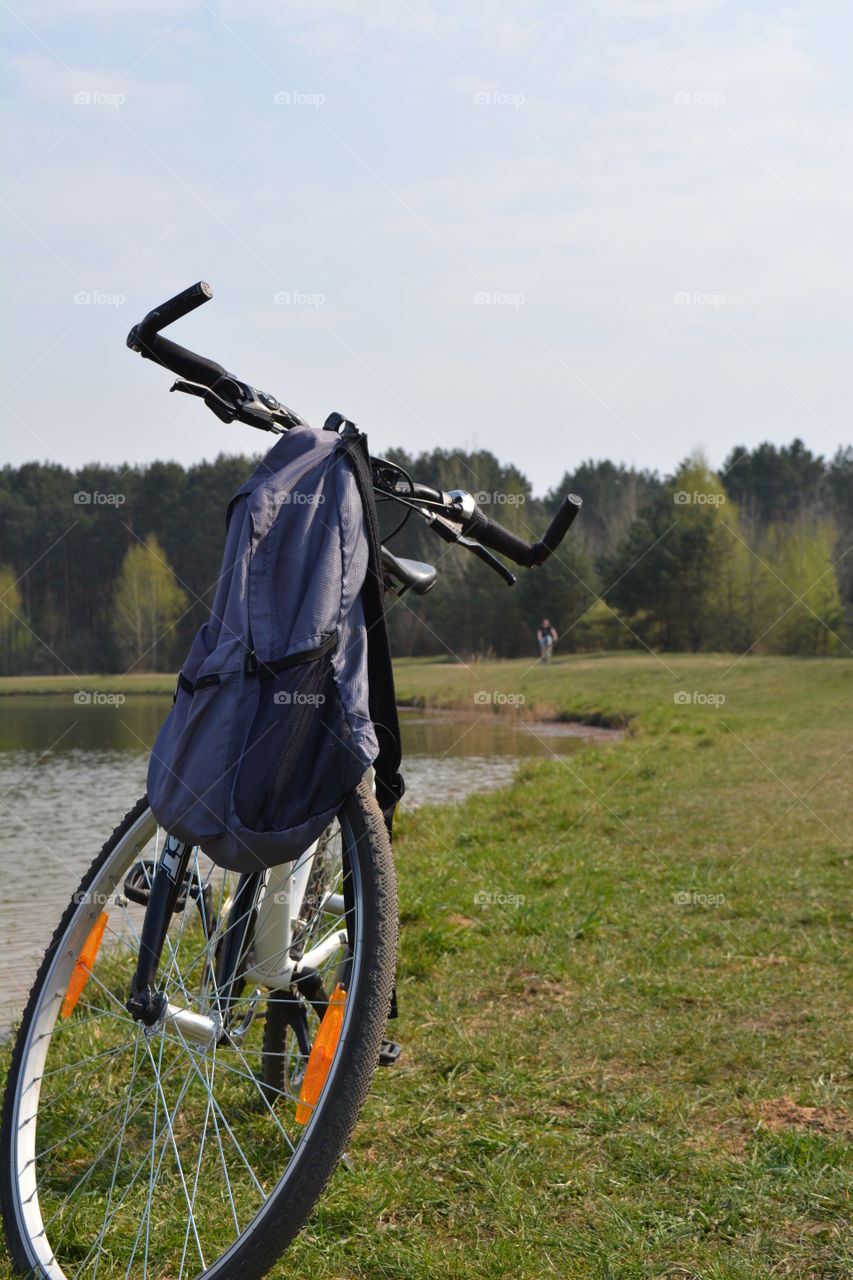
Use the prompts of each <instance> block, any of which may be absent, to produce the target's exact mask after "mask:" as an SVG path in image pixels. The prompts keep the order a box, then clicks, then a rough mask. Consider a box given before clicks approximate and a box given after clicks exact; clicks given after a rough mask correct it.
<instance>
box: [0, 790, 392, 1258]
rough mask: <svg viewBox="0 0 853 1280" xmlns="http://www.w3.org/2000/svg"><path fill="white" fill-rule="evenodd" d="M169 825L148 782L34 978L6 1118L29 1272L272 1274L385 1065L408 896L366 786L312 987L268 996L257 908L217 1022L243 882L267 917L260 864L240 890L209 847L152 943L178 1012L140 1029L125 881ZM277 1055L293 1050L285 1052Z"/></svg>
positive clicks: (134, 923) (325, 900) (9, 1220)
mask: <svg viewBox="0 0 853 1280" xmlns="http://www.w3.org/2000/svg"><path fill="white" fill-rule="evenodd" d="M163 839H164V834H163V832H162V831H161V830H160V829H159V828H158V826H157V823H156V820H155V819H154V816H153V814H152V813H151V810H150V809H149V807H148V804H147V801H146V800H145V799H143V800H140V801H139V803H138V804H137V805H136V807H135V808H134V809H133V810H132V811H131V812H130V813H129V814H128V815H127V817H126V818H125V820H124V822H123V823H122V824H121V825H120V826H119V827H118V828H117V830H116V831H115V832H114V833H113V835H112V837H111V838H110V840H109V841H108V842H107V844H106V845H105V846H104V848H103V849H102V851H101V853H100V854H99V855H98V857H97V858H96V859H95V861H94V862H93V864H92V866H91V868H90V869H89V871H88V873H87V874H86V876H85V877H84V879H83V881H82V883H81V885H80V888H79V890H78V891H77V893H76V894H75V895H74V898H73V900H72V902H71V904H70V905H69V907H68V909H67V910H66V912H65V914H64V916H63V918H62V920H61V922H60V924H59V927H58V929H57V931H56V934H55V935H54V938H53V940H52V942H51V944H50V946H49V948H48V950H47V953H46V955H45V958H44V961H43V963H42V966H41V969H40V971H39V974H38V977H37V978H36V982H35V985H34V987H33V990H32V992H31V994H30V999H29V1002H28V1005H27V1009H26V1012H25V1014H24V1018H23V1022H22V1024H21V1027H20V1031H19V1033H18V1038H17V1042H16V1045H15V1050H14V1054H13V1058H12V1065H11V1069H10V1073H9V1077H8V1081H7V1087H6V1097H5V1102H4V1113H3V1126H2V1134H0V1159H2V1168H0V1178H2V1199H3V1219H4V1225H5V1228H6V1238H7V1243H8V1248H9V1251H10V1253H11V1255H12V1258H13V1260H14V1262H15V1264H16V1266H17V1267H18V1268H19V1269H20V1270H21V1271H22V1272H23V1273H25V1274H28V1275H30V1274H35V1275H38V1276H42V1277H49V1280H78V1277H84V1276H86V1277H92V1278H93V1280H94V1277H96V1276H97V1277H103V1278H104V1280H109V1277H113V1276H116V1277H118V1276H124V1277H128V1278H130V1277H136V1276H138V1277H143V1278H145V1277H149V1276H150V1277H167V1276H168V1277H178V1278H179V1280H180V1277H183V1276H190V1275H192V1276H196V1275H200V1274H201V1275H205V1276H210V1277H214V1276H215V1277H217V1280H218V1278H220V1277H221V1278H222V1280H225V1278H226V1277H232V1276H233V1277H237V1276H239V1277H241V1280H242V1278H243V1277H246V1278H247V1280H253V1278H254V1277H260V1276H262V1275H263V1274H264V1273H265V1272H266V1271H267V1270H268V1269H269V1268H270V1267H271V1266H272V1264H273V1263H274V1262H275V1260H276V1258H277V1257H278V1256H279V1255H280V1254H281V1252H282V1251H283V1250H284V1249H285V1248H286V1246H287V1244H288V1243H289V1242H290V1240H291V1239H292V1238H293V1236H294V1235H295V1234H296V1233H297V1231H298V1230H299V1229H300V1227H301V1226H302V1224H303V1223H304V1221H305V1219H306V1218H307V1216H308V1214H309V1213H310V1211H311V1209H312V1207H313V1205H314V1204H315V1203H316V1201H317V1199H318V1198H319V1196H320V1194H321V1192H322V1190H323V1187H324V1186H325V1183H326V1181H327V1180H328V1178H329V1177H330V1175H331V1173H332V1172H333V1170H334V1168H335V1166H336V1164H337V1163H338V1161H339V1159H340V1157H341V1155H342V1154H343V1151H344V1149H345V1145H346V1142H347V1140H348V1139H349V1136H350V1134H351V1132H352V1129H353V1127H354V1125H355V1122H356V1119H357V1118H358V1114H359V1111H360V1110H361V1106H362V1104H363V1102H364V1099H365V1097H366V1095H367V1091H368V1089H369V1086H370V1081H371V1078H372V1076H373V1072H374V1069H375V1067H376V1065H377V1060H378V1055H379V1048H380V1044H381V1041H382V1038H383V1035H384V1031H385V1024H386V1019H387V1016H388V1011H389V1006H390V1000H391V991H392V987H393V980H394V968H395V963H396V951H397V896H396V880H395V875H394V868H393V862H392V858H391V848H390V842H389V840H388V836H387V832H386V830H385V825H384V822H383V820H382V815H381V813H380V811H379V808H378V806H377V804H376V801H375V799H374V797H373V795H372V793H371V791H370V789H369V787H367V786H366V784H364V783H362V785H361V786H360V787H359V788H358V789H357V791H356V792H355V793H354V794H353V795H352V796H351V797H350V799H349V800H348V801H347V803H346V805H345V806H344V808H343V809H342V811H341V813H340V815H339V817H338V819H337V820H336V822H335V823H333V824H332V826H331V827H330V828H329V830H328V831H327V832H326V833H325V835H324V837H323V840H322V842H321V844H322V863H320V862H319V861H318V867H319V872H318V873H317V874H315V875H314V878H313V881H312V886H313V887H312V892H311V894H310V895H309V896H306V899H305V903H304V904H303V908H302V911H301V915H300V917H299V920H298V926H299V927H298V930H297V933H296V942H297V948H299V947H301V948H302V949H304V950H305V951H306V954H307V953H308V951H309V949H310V951H311V954H312V955H314V956H317V957H322V963H320V962H319V960H318V964H317V968H316V969H315V970H314V971H313V976H312V984H311V988H310V992H309V998H306V995H305V993H304V991H303V989H302V987H301V986H300V985H299V984H296V983H295V984H294V985H293V987H291V988H284V989H282V987H281V986H279V987H278V988H277V989H276V990H275V992H274V1000H273V999H270V998H269V997H270V992H269V991H268V990H266V989H265V988H264V987H263V984H262V982H259V981H258V979H257V973H254V974H253V971H252V965H253V951H252V930H251V928H248V929H246V930H245V936H246V944H245V948H244V951H243V952H242V953H241V956H240V960H239V962H238V971H237V975H236V980H235V981H234V983H233V985H231V986H230V988H229V997H228V1009H229V1016H228V1021H227V1027H226V1028H225V1029H223V1027H222V1024H221V1022H214V1017H215V1016H216V1015H215V1010H216V1009H221V1008H222V999H221V993H220V992H217V990H216V974H217V966H218V965H219V963H220V956H221V952H222V949H223V938H224V936H225V931H226V929H227V928H229V927H231V926H232V925H233V924H234V920H233V916H234V912H235V906H234V904H235V901H237V902H239V904H240V910H241V911H245V915H246V922H247V923H250V921H251V918H252V916H253V913H254V915H257V913H258V909H259V903H260V901H261V898H262V895H263V892H264V881H263V877H259V878H258V880H259V886H258V889H257V892H256V894H255V897H254V898H253V899H252V900H251V901H249V902H246V900H245V893H244V894H243V896H242V897H241V898H239V899H238V898H237V896H236V889H237V885H236V877H234V876H231V875H230V874H226V873H223V872H222V871H221V870H219V869H217V868H215V867H213V866H212V864H210V863H209V861H207V860H206V859H205V858H204V857H203V855H201V854H200V853H199V851H198V850H193V853H192V857H191V862H190V868H189V874H188V878H187V881H186V891H185V892H184V893H183V895H182V897H181V898H180V899H179V902H178V906H177V907H176V910H175V912H174V915H173V917H172V920H171V923H170V926H169V933H168V937H167V940H166V944H165V947H164V950H163V956H162V960H161V966H160V975H159V979H158V987H159V989H160V990H161V991H163V992H164V993H165V995H166V997H167V999H168V1008H169V1012H168V1016H164V1017H163V1019H162V1020H161V1022H160V1023H158V1024H156V1025H155V1026H154V1027H152V1028H146V1027H144V1026H143V1025H142V1024H141V1023H139V1022H134V1021H133V1019H132V1018H131V1016H130V1014H129V1013H128V1012H127V1009H126V1007H125V1002H126V1000H127V995H128V992H129V990H130V979H131V975H132V974H133V972H134V969H135V967H136V958H137V952H138V946H139V933H140V929H141V923H142V916H143V910H144V907H143V905H140V903H139V901H134V898H136V899H137V900H138V899H139V898H140V893H139V888H140V886H143V888H144V885H145V883H146V882H147V883H149V884H150V878H151V875H152V874H153V868H154V866H155V865H156V862H157V859H158V856H159V853H160V850H161V848H162V844H163ZM297 865H298V864H297ZM294 878H295V877H294ZM280 883H281V881H280V880H279V884H280ZM134 888H135V890H136V893H134ZM285 896H286V895H285ZM141 897H142V899H143V900H144V892H143V893H142V895H141ZM104 915H105V916H106V920H104V919H103V917H104ZM99 929H102V930H103V933H102V936H101V938H100V943H98V936H99V935H98V930H99ZM93 939H94V941H93ZM93 953H96V954H93ZM83 961H85V962H86V963H87V965H88V967H87V968H86V969H82V968H81V962H83ZM342 979H343V981H342ZM81 981H82V982H83V985H82V990H80V991H79V992H78V991H77V988H78V986H79V985H80V982H81ZM336 984H339V985H340V990H341V992H342V993H343V995H342V997H341V999H342V1000H343V1013H342V1024H341V1025H340V1030H339V1032H338V1034H337V1037H336V1039H334V1040H333V1042H332V1046H331V1062H330V1065H328V1067H327V1070H325V1071H324V1073H323V1075H322V1079H321V1083H320V1086H319V1096H315V1097H314V1098H313V1099H312V1100H310V1101H309V1102H308V1103H306V1102H305V1101H304V1094H303V1102H302V1104H301V1107H300V1104H299V1087H300V1083H301V1081H302V1080H303V1078H304V1075H305V1067H306V1063H307V1060H308V1059H309V1058H310V1056H311V1047H312V1045H313V1043H314V1041H315V1040H316V1038H317V1030H318V1027H319V1026H320V1024H321V1020H322V1018H323V1013H324V1008H325V1007H326V1005H325V1002H326V1001H328V999H329V997H330V996H331V994H332V991H333V989H334V988H335V987H336ZM75 993H76V994H75ZM318 993H320V994H318ZM268 1007H269V1008H271V1009H273V1011H274V1013H273V1015H271V1017H272V1022H271V1028H270V1030H269V1031H267V1032H266V1033H265V1031H264V1023H265V1021H266V1010H267V1008H268ZM288 1008H289V1010H290V1012H289V1014H288V1016H287V1018H286V1022H287V1025H286V1026H285V1024H284V1022H283V1021H282V1009H288ZM176 1011H177V1012H176ZM212 1014H213V1015H214V1016H213V1017H212V1016H211V1015H212ZM212 1023H213V1025H214V1026H215V1031H214V1033H213V1034H210V1035H207V1036H206V1035H205V1031H204V1028H205V1027H209V1026H210V1025H211V1024H212ZM293 1029H295V1031H296V1032H298V1034H297V1035H295V1034H293V1033H292V1032H293ZM276 1055H281V1057H280V1061H281V1062H282V1063H283V1064H286V1069H281V1070H278V1071H276V1070H275V1069H274V1068H275V1063H276V1061H277V1057H276ZM327 1063H328V1059H327ZM271 1064H272V1065H271ZM271 1080H273V1081H275V1083H271Z"/></svg>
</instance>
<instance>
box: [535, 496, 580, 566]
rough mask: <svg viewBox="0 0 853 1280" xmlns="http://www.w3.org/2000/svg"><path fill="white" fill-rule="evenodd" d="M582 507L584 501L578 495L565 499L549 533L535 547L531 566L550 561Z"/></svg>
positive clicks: (550, 525) (549, 528)
mask: <svg viewBox="0 0 853 1280" xmlns="http://www.w3.org/2000/svg"><path fill="white" fill-rule="evenodd" d="M582 506H583V499H582V498H579V497H578V495H577V494H576V493H570V494H568V495H567V496H566V497H565V498H564V499H563V501H562V503H561V504H560V507H559V510H558V511H557V514H556V515H555V516H554V519H553V520H552V521H551V523H550V524H549V525H548V529H547V531H546V532H545V533H544V534H543V535H542V537H541V538H540V539H539V541H538V542H537V543H536V544H535V545H534V547H533V555H532V558H531V561H530V563H531V564H534V565H540V564H542V563H543V562H544V561H545V560H547V559H548V557H549V555H550V554H551V552H552V551H556V550H557V547H558V546H559V545H560V543H561V542H562V541H563V538H565V536H566V534H567V533H568V532H569V529H570V528H571V525H572V521H573V520H574V518H575V516H576V515H577V514H578V512H579V511H580V509H581V507H582Z"/></svg>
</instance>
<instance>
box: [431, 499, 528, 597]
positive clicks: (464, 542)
mask: <svg viewBox="0 0 853 1280" xmlns="http://www.w3.org/2000/svg"><path fill="white" fill-rule="evenodd" d="M421 512H422V514H423V515H424V516H426V518H427V523H428V524H429V526H430V528H431V529H434V530H435V532H436V533H437V534H438V536H439V537H440V538H441V539H442V540H443V541H444V542H449V543H451V544H452V545H456V546H458V547H464V548H465V550H466V551H471V552H473V554H474V555H475V556H476V557H477V559H478V560H482V561H483V564H487V565H488V566H489V568H490V569H494V571H495V573H497V574H498V575H499V576H500V577H501V578H503V580H504V582H505V583H506V584H507V586H508V587H514V586H515V583H516V576H515V574H514V573H513V572H512V570H511V569H508V568H507V567H506V565H505V564H504V563H503V561H502V560H498V558H497V556H493V555H492V553H491V551H489V550H488V549H487V548H486V547H481V546H480V544H479V542H475V541H474V539H473V538H466V537H464V536H463V534H462V533H461V532H460V531H459V530H458V529H457V528H456V527H455V525H453V524H451V522H450V521H449V520H446V519H445V518H444V517H443V516H438V515H436V514H435V512H433V511H427V509H426V508H421Z"/></svg>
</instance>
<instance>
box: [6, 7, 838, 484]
mask: <svg viewBox="0 0 853 1280" xmlns="http://www.w3.org/2000/svg"><path fill="white" fill-rule="evenodd" d="M2 11H3V14H4V22H5V39H4V54H3V61H4V62H5V67H4V71H5V74H4V76H3V83H4V98H3V107H2V110H3V119H4V124H5V142H6V145H5V149H4V150H5V162H4V166H3V181H2V190H3V195H2V206H0V212H2V217H3V223H4V243H5V246H6V253H5V259H6V261H5V267H6V270H5V283H6V287H5V289H4V291H3V297H2V303H0V308H2V309H1V310H0V315H2V344H0V352H1V353H2V363H3V370H2V385H3V387H4V391H3V395H2V401H3V415H2V418H0V421H2V423H3V430H2V437H3V448H2V460H3V461H4V462H9V463H12V464H15V465H17V464H19V463H21V462H24V461H29V460H40V461H44V460H52V461H56V462H59V463H62V464H64V465H66V466H69V467H77V466H79V465H81V464H84V463H86V462H91V461H96V460H97V461H101V462H110V463H121V462H139V463H145V462H149V461H153V460H155V459H165V458H173V459H177V460H179V461H181V462H183V463H185V464H189V463H192V462H193V461H197V460H200V459H202V458H212V457H215V456H216V455H217V454H218V453H219V452H221V451H225V452H229V453H234V452H240V451H256V450H258V449H260V448H261V447H263V445H264V443H265V441H264V437H262V436H259V435H258V434H257V433H255V432H254V431H253V430H252V429H251V428H249V427H241V426H239V425H238V426H234V425H232V426H226V425H224V424H222V423H220V422H219V421H218V420H217V419H216V418H214V417H213V415H212V414H210V413H208V412H207V411H206V410H205V409H204V408H203V407H202V406H201V404H200V403H199V402H197V401H194V400H191V399H190V398H189V397H181V396H169V395H168V388H169V386H170V377H169V375H168V373H167V372H166V371H165V370H162V369H158V368H157V367H156V366H154V365H152V364H150V363H148V362H143V361H141V360H140V359H139V357H138V356H134V355H132V354H131V353H130V352H129V351H128V350H127V349H126V348H125V337H126V334H127V331H128V329H129V328H130V327H131V325H132V324H133V323H134V322H135V321H136V320H138V319H140V318H141V317H142V315H143V314H144V313H145V312H146V311H148V310H149V309H150V308H151V307H152V306H154V305H156V304H157V303H158V302H161V301H163V300H164V299H165V298H167V297H169V296H171V295H172V294H174V293H177V292H178V291H180V290H181V289H183V288H184V287H186V286H187V285H189V284H191V283H193V282H194V281H196V280H199V279H205V280H207V281H209V283H210V284H211V286H212V287H213V290H214V299H213V301H212V302H210V303H209V304H208V305H206V306H205V307H203V308H201V309H200V310H199V311H197V312H195V313H194V314H193V315H192V316H190V317H188V318H186V319H185V320H183V321H181V322H180V323H179V324H178V325H176V326H175V327H174V328H173V329H171V330H169V331H168V332H169V336H170V337H173V338H174V339H175V340H176V341H178V342H180V343H182V344H183V345H186V346H189V347H191V348H194V349H195V350H198V351H201V352H202V353H203V354H205V355H207V356H210V357H212V358H213V359H216V360H219V361H220V362H221V363H222V364H224V365H225V366H226V367H227V368H228V369H229V370H231V371H232V372H234V373H235V374H237V375H238V376H239V377H241V378H243V379H245V380H246V381H249V382H251V383H253V384H254V385H255V386H257V387H261V388H263V389H266V390H268V391H272V392H273V393H274V394H276V395H277V396H278V397H279V398H280V399H282V400H283V401H284V402H286V403H287V404H289V405H291V406H292V407H293V408H295V409H296V410H297V411H298V412H299V413H301V414H302V415H303V416H304V417H306V418H307V419H308V420H309V421H310V422H312V423H313V424H314V425H317V426H320V425H322V422H323V421H324V419H325V417H326V415H327V414H328V413H329V412H330V411H332V410H339V411H341V412H343V413H345V414H346V415H347V416H348V417H350V418H353V419H355V420H356V421H357V422H358V423H359V425H360V426H361V427H362V428H363V429H364V430H366V431H367V433H368V437H369V440H370V443H371V447H372V448H373V450H374V451H375V452H379V453H381V452H383V451H385V450H387V449H389V448H390V447H392V446H400V447H403V448H405V449H407V450H409V451H413V452H417V451H420V450H428V449H432V448H435V447H442V448H447V449H452V448H467V449H473V448H486V449H490V450H492V451H493V452H494V453H495V454H497V456H498V457H499V458H500V459H501V460H502V461H503V462H506V463H509V462H512V463H515V464H516V465H517V466H518V467H519V468H520V469H521V470H522V471H523V472H524V473H525V474H526V475H527V476H528V477H529V478H530V479H531V481H532V483H533V487H534V491H535V492H538V493H541V492H544V491H546V490H547V489H549V488H551V487H552V486H555V485H557V484H558V482H559V480H560V478H561V477H562V475H563V473H564V472H565V471H566V470H567V469H569V470H570V469H572V468H573V467H575V466H577V465H578V464H580V463H581V462H583V461H585V460H587V459H599V458H610V459H612V460H614V461H622V462H625V463H628V464H633V465H635V466H637V467H641V468H649V469H654V470H657V471H659V472H662V473H669V472H672V471H673V470H674V469H675V468H676V467H677V465H678V463H679V462H680V461H681V460H682V459H683V458H684V457H685V456H686V455H687V454H689V453H690V452H691V451H692V450H694V449H696V448H701V449H703V450H704V452H705V454H706V455H707V457H708V458H709V460H710V462H711V463H712V464H713V465H714V466H720V465H721V464H722V462H723V459H724V458H725V457H726V455H727V454H728V453H729V451H730V450H731V449H732V448H733V447H734V446H736V445H745V446H749V447H751V446H754V445H756V444H758V443H760V442H761V441H763V440H770V441H773V442H775V443H778V444H782V443H787V442H790V440H791V439H793V438H794V437H795V436H799V437H801V438H802V439H803V440H805V442H806V444H807V445H808V446H809V447H810V448H811V449H813V450H814V451H815V452H817V453H821V454H824V455H826V456H831V455H832V454H833V453H834V452H835V450H836V449H837V448H839V447H841V446H846V445H847V444H848V443H849V442H850V441H851V439H853V432H851V430H850V407H849V406H850V403H851V390H853V388H851V368H850V359H849V356H850V346H851V337H850V328H851V311H853V255H852V254H851V242H853V216H851V214H853V165H851V140H853V129H851V125H852V124H853V89H851V85H853V77H851V75H850V66H851V59H853V10H851V7H850V6H849V5H848V4H846V3H840V2H839V3H833V2H830V3H819V0H815V2H814V3H813V4H812V5H804V4H792V5H776V4H762V3H756V2H755V0H738V2H736V3H723V2H717V0H607V2H606V3H605V2H600V3H595V2H590V0H580V2H578V3H576V2H575V0H569V2H566V0H560V2H559V3H552V2H551V0H524V2H523V3H496V2H495V0H455V2H454V3H450V2H449V0H433V2H432V3H430V2H421V0H389V3H387V4H386V3H384V0H377V2H376V3H372V4H369V5H368V4H366V3H365V2H364V0H312V3H311V4H308V3H294V2H293V0H289V2H283V0H239V3H238V2H237V0H224V2H223V3H212V2H211V3H207V2H206V0H201V2H199V3H190V4H186V5H185V4H182V3H179V4H174V3H168V2H167V0H149V2H148V3H146V4H144V5H119V4H114V3H108V2H107V0H37V2H32V3H31V2H29V0H28V2H26V3H25V2H24V0H11V3H9V4H7V3H6V2H5V0H4V3H3V6H2ZM462 483H464V476H460V484H462Z"/></svg>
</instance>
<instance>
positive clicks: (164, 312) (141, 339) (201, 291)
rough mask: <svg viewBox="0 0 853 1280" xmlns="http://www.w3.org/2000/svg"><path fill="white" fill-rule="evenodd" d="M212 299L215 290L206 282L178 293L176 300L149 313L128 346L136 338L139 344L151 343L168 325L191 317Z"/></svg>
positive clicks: (163, 304) (128, 342)
mask: <svg viewBox="0 0 853 1280" xmlns="http://www.w3.org/2000/svg"><path fill="white" fill-rule="evenodd" d="M212 297H213V290H212V289H211V287H210V285H209V284H207V283H206V282H205V281H204V280H199V281H198V283H197V284H191V285H190V287H189V289H184V291H183V293H176V294H175V296H174V298H170V299H169V301H168V302H161V303H160V306H159V307H155V308H154V309H153V311H149V312H148V315H147V316H146V317H145V319H144V320H140V322H139V324H138V325H137V326H136V328H135V329H132V330H131V332H130V336H129V337H128V340H127V345H128V346H131V345H132V344H131V338H135V340H136V342H137V343H139V344H142V343H145V342H150V340H151V338H152V337H153V336H154V334H155V333H159V332H160V330H161V329H165V328H166V325H168V324H174V323H175V321H176V320H180V318H181V316H186V315H189V313H190V312H191V311H195V309H196V307H200V306H202V305H203V304H204V303H205V302H210V299H211V298H212ZM137 350H138V347H137Z"/></svg>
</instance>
